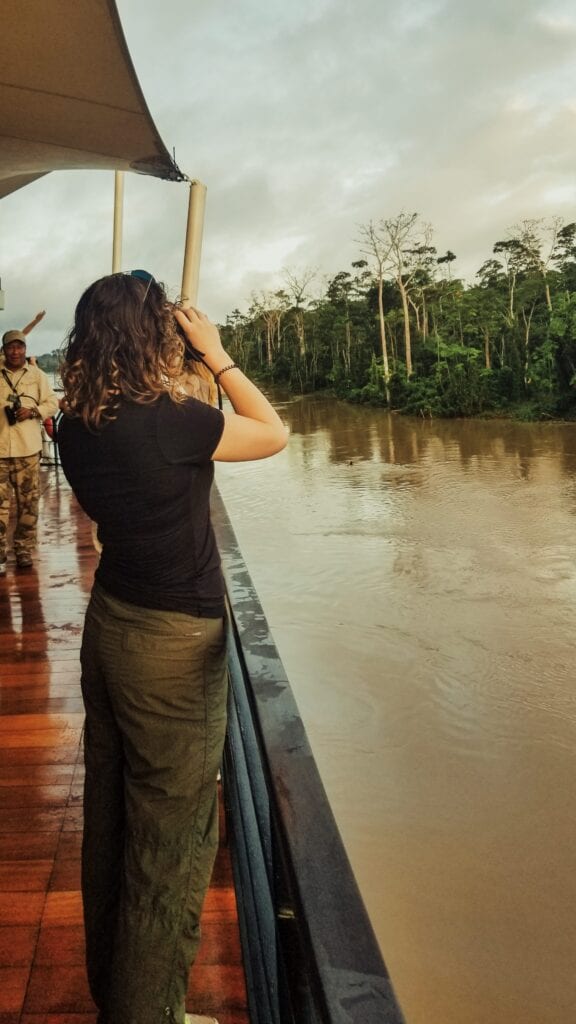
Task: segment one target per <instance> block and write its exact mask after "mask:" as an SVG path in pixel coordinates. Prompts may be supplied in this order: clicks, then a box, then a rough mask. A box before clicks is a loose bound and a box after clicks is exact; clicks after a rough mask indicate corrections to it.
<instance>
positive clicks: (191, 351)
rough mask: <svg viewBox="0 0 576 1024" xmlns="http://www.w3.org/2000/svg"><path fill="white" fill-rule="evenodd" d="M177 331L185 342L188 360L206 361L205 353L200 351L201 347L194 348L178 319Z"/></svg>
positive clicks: (185, 357)
mask: <svg viewBox="0 0 576 1024" xmlns="http://www.w3.org/2000/svg"><path fill="white" fill-rule="evenodd" d="M176 308H177V307H176ZM176 332H177V333H178V334H179V335H180V337H181V339H182V341H183V342H184V359H185V360H186V361H190V360H192V361H193V362H195V363H203V362H204V353H203V352H200V350H199V349H197V348H194V346H193V344H192V342H191V341H190V338H188V337H187V335H186V332H185V331H184V328H183V327H182V326H181V325H180V324H179V323H178V321H177V320H176Z"/></svg>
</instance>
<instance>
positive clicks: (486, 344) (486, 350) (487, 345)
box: [483, 329, 492, 370]
mask: <svg viewBox="0 0 576 1024" xmlns="http://www.w3.org/2000/svg"><path fill="white" fill-rule="evenodd" d="M483 333H484V365H485V367H486V369H487V370H491V369H492V364H491V360H490V335H489V334H488V331H487V330H486V329H485V330H484V332H483Z"/></svg>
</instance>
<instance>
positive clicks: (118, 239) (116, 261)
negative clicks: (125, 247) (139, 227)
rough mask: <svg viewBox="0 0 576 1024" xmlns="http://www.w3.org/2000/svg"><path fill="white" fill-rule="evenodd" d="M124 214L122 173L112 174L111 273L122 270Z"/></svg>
mask: <svg viewBox="0 0 576 1024" xmlns="http://www.w3.org/2000/svg"><path fill="white" fill-rule="evenodd" d="M123 212H124V171H115V172H114V234H113V238H112V273H113V274H118V273H119V272H120V270H121V269H122V216H123Z"/></svg>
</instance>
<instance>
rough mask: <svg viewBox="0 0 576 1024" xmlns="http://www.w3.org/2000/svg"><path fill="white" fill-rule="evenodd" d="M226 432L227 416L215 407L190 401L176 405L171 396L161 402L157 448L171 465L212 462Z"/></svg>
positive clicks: (194, 399)
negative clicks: (225, 417) (224, 431)
mask: <svg viewBox="0 0 576 1024" xmlns="http://www.w3.org/2000/svg"><path fill="white" fill-rule="evenodd" d="M223 430H224V413H223V412H222V411H221V409H215V408H214V406H213V405H207V404H206V403H205V402H200V401H198V399H197V398H187V399H185V400H184V401H183V402H174V401H173V400H172V399H171V398H169V397H168V396H166V397H164V398H163V399H162V400H161V402H160V408H159V410H158V420H157V431H158V435H157V436H158V444H159V446H160V450H161V451H162V454H163V455H164V458H165V459H166V461H167V462H169V463H171V464H172V465H178V464H179V463H187V462H190V463H193V464H196V465H203V464H205V463H208V462H210V460H211V458H212V455H213V454H214V451H215V449H216V448H217V447H218V442H219V441H220V438H221V437H222V431H223Z"/></svg>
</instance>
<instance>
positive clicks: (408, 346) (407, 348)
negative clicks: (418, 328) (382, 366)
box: [397, 277, 413, 377]
mask: <svg viewBox="0 0 576 1024" xmlns="http://www.w3.org/2000/svg"><path fill="white" fill-rule="evenodd" d="M397 283H398V288H399V289H400V297H401V299H402V313H403V315H404V352H405V355H406V375H407V376H408V377H411V376H412V373H413V369H412V336H411V334H410V311H409V309H408V296H407V294H406V289H405V287H404V282H403V280H402V278H401V277H398V278H397Z"/></svg>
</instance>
